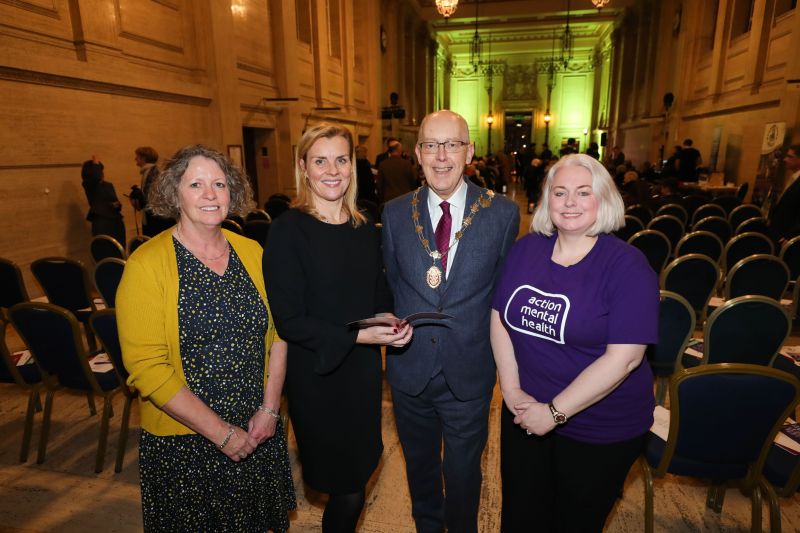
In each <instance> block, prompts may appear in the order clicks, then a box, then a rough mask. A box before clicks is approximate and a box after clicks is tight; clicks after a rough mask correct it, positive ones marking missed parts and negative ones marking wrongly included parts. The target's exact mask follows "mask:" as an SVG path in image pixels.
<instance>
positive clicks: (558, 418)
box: [547, 402, 568, 426]
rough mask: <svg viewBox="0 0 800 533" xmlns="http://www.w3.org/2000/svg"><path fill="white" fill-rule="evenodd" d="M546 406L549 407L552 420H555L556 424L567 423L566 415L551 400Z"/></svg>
mask: <svg viewBox="0 0 800 533" xmlns="http://www.w3.org/2000/svg"><path fill="white" fill-rule="evenodd" d="M547 407H549V408H550V414H552V415H553V422H555V423H556V425H557V426H560V425H562V424H566V423H567V420H568V418H567V415H565V414H564V413H562V412H561V411H559V410H558V409H556V408H555V406H554V405H553V402H550V403H548V404H547Z"/></svg>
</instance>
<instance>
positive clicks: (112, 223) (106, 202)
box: [81, 156, 125, 248]
mask: <svg viewBox="0 0 800 533" xmlns="http://www.w3.org/2000/svg"><path fill="white" fill-rule="evenodd" d="M81 185H82V186H83V191H84V192H85V193H86V200H88V202H89V213H88V214H87V215H86V220H88V221H89V222H91V223H92V235H108V236H109V237H114V239H116V240H117V242H118V243H120V245H121V246H122V247H123V248H125V222H123V220H122V204H121V203H120V202H119V199H118V198H117V191H116V190H115V189H114V185H113V184H112V183H110V182H108V181H106V180H105V173H104V166H103V163H101V162H100V160H99V159H98V158H97V156H92V158H91V159H90V160H88V161H84V163H83V166H82V167H81Z"/></svg>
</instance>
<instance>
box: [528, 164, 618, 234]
mask: <svg viewBox="0 0 800 533" xmlns="http://www.w3.org/2000/svg"><path fill="white" fill-rule="evenodd" d="M564 167H583V168H585V169H586V170H588V171H589V173H590V174H591V175H592V193H593V194H594V196H595V198H596V199H597V220H596V221H595V223H594V224H592V227H590V228H589V231H588V232H587V235H589V236H594V235H598V234H600V233H611V232H612V231H616V230H618V229H619V228H621V227H622V226H624V225H625V204H623V202H622V196H621V195H620V194H619V191H618V190H617V187H616V185H614V180H613V179H611V175H609V173H608V171H607V170H606V169H605V167H603V165H601V164H600V163H599V162H598V161H597V160H596V159H595V158H593V157H591V156H588V155H586V154H570V155H566V156H564V157H562V158H561V159H559V160H558V163H556V164H555V165H553V166H552V167H551V168H550V171H549V172H548V173H547V176H546V177H545V179H544V185H543V186H542V196H541V202H539V205H538V206H536V211H535V212H534V213H533V220H531V228H530V230H531V232H535V233H540V234H542V235H546V236H548V237H549V236H551V235H552V234H553V233H554V232H555V230H556V229H555V226H554V225H553V221H552V220H551V219H550V191H551V190H552V188H553V180H554V179H555V176H556V173H558V171H559V170H561V169H562V168H564Z"/></svg>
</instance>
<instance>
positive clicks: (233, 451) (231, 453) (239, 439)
mask: <svg viewBox="0 0 800 533" xmlns="http://www.w3.org/2000/svg"><path fill="white" fill-rule="evenodd" d="M231 427H233V435H231V438H230V439H229V440H228V443H227V444H226V445H225V447H224V448H222V450H220V451H222V453H224V454H225V455H227V456H228V458H230V459H231V460H232V461H236V462H237V463H238V462H239V461H241V460H242V459H246V458H247V456H248V455H250V454H251V453H253V450H255V449H256V446H258V441H257V440H256V439H254V438H253V437H251V436H250V434H249V433H247V432H246V431H245V430H243V429H242V428H240V427H237V426H231ZM227 434H228V430H227V429H226V430H225V433H224V434H223V435H221V436H220V438H219V440H218V441H217V444H219V443H221V442H222V441H223V440H224V439H225V435H227Z"/></svg>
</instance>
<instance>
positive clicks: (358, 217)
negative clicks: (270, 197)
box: [292, 122, 367, 227]
mask: <svg viewBox="0 0 800 533" xmlns="http://www.w3.org/2000/svg"><path fill="white" fill-rule="evenodd" d="M334 137H343V138H344V139H345V140H346V141H347V145H348V146H349V152H350V164H351V165H352V168H353V173H352V175H351V176H350V183H349V184H348V185H347V191H345V193H344V199H343V200H344V201H343V202H342V207H343V208H344V210H345V212H346V213H347V216H348V218H349V219H350V222H351V224H353V227H358V226H360V225H361V224H363V223H365V222H366V221H367V218H366V217H365V216H364V215H362V214H361V213H360V212H359V210H358V206H356V198H358V185H357V181H358V176H356V164H355V145H354V144H353V134H352V133H350V130H348V129H347V128H345V127H343V126H338V125H336V124H331V123H328V122H322V123H320V124H317V125H315V126H312V127H310V128H309V129H307V130H306V132H305V133H304V134H303V136H302V137H301V138H300V142H299V143H297V159H295V162H294V180H295V186H296V187H297V198H296V199H295V200H294V202H293V203H292V207H295V208H297V209H299V210H300V211H303V212H305V213H308V214H310V215H313V216H315V217H317V218H319V212H318V211H317V209H316V207H315V206H314V195H313V193H312V191H311V187H310V186H309V183H308V179H307V178H306V173H305V171H304V170H303V168H302V167H301V166H300V161H301V160H302V161H304V164H306V165H307V164H308V161H307V160H306V156H307V155H308V151H309V150H310V149H311V147H312V146H314V143H316V142H317V141H318V140H320V139H332V138H334Z"/></svg>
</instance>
